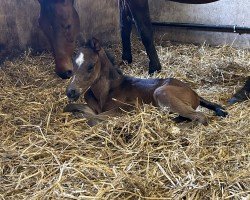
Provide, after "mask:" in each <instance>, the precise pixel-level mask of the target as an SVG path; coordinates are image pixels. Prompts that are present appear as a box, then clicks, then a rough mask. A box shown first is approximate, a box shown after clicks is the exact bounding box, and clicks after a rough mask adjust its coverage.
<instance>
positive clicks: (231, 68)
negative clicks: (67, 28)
mask: <svg viewBox="0 0 250 200" xmlns="http://www.w3.org/2000/svg"><path fill="white" fill-rule="evenodd" d="M149 3H150V10H151V18H152V21H153V22H176V23H196V24H197V23H202V24H214V25H232V26H234V25H237V26H244V27H250V20H249V19H250V13H249V9H250V3H249V2H245V1H244V0H238V1H237V0H233V1H230V0H221V1H219V2H215V3H211V4H206V5H185V4H179V3H174V2H167V1H165V0H158V1H153V0H150V1H149ZM75 7H76V9H77V11H78V13H79V15H80V20H81V31H82V33H83V35H84V36H85V37H90V36H95V37H97V38H99V39H100V40H101V42H102V44H103V45H105V47H106V48H107V49H108V50H109V51H110V52H113V55H114V56H115V58H116V62H117V63H120V61H121V43H120V36H119V12H118V3H117V1H109V0H95V1H91V0H85V1H81V0H76V2H75ZM39 9H40V8H39V3H38V2H37V1H30V0H12V1H8V0H2V1H1V2H0V60H1V65H0V85H1V90H0V124H1V128H0V157H1V162H0V185H1V187H0V197H1V198H2V199H190V200H191V199H248V198H250V179H249V176H250V171H249V153H250V145H249V144H250V117H249V113H250V102H249V100H248V101H245V102H242V103H237V104H234V105H228V103H227V100H228V99H230V97H231V96H232V95H233V94H234V93H235V92H236V91H237V90H238V89H239V88H240V87H241V86H242V85H243V84H244V82H245V80H246V77H247V76H249V75H250V74H249V72H250V51H249V47H250V45H249V41H250V36H249V35H248V34H242V35H239V34H235V33H221V32H208V31H192V30H182V29H173V28H166V27H160V28H158V27H155V43H156V48H157V52H158V55H159V58H160V62H161V64H162V67H163V69H162V71H161V72H160V73H156V74H154V75H153V77H162V78H165V77H175V78H178V79H180V80H183V81H185V82H187V83H188V84H189V85H191V86H192V88H193V89H195V91H196V92H197V93H198V94H199V95H201V96H202V97H205V98H206V99H208V100H211V101H214V102H216V103H219V104H222V105H223V106H224V107H225V108H226V110H227V112H228V113H229V115H228V116H227V117H226V118H220V117H217V116H214V115H213V113H212V112H210V111H208V110H207V109H203V108H199V109H200V110H201V111H204V112H205V114H206V115H207V117H208V118H209V125H208V126H203V125H202V124H198V123H196V122H190V123H181V124H176V123H174V122H173V121H172V120H171V118H173V117H174V116H175V114H170V113H168V112H166V111H164V110H161V109H159V108H155V107H153V106H152V105H144V106H142V107H138V108H136V109H135V110H134V111H132V112H128V113H124V115H123V116H121V117H111V118H110V119H109V120H108V121H106V122H103V123H100V124H98V125H96V126H94V127H89V125H88V124H87V120H86V119H85V118H78V117H76V116H74V115H72V114H70V113H64V112H63V108H64V107H65V106H66V105H67V104H68V99H67V97H66V95H65V90H66V87H67V85H68V83H69V80H62V79H60V78H59V77H57V76H56V74H55V72H54V65H55V63H54V59H53V57H52V55H51V53H50V48H49V45H48V42H47V39H46V38H45V36H44V35H43V33H42V32H41V30H40V29H39V27H38V23H37V19H38V16H39ZM10 10H11V12H10ZM31 11H32V12H31ZM132 52H133V58H134V60H133V63H132V64H125V65H122V66H120V67H121V69H122V70H123V71H124V73H125V74H128V75H132V76H136V77H141V78H150V77H149V75H148V73H147V69H148V58H147V55H146V52H145V49H144V47H143V45H142V44H141V41H140V38H139V37H138V34H137V32H136V30H135V29H134V31H133V34H132ZM80 102H84V99H80Z"/></svg>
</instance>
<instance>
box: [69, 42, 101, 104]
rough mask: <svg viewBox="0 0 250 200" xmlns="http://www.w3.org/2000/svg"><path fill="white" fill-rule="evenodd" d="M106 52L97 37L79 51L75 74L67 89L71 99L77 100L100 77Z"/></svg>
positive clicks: (75, 63) (75, 60)
mask: <svg viewBox="0 0 250 200" xmlns="http://www.w3.org/2000/svg"><path fill="white" fill-rule="evenodd" d="M104 54H105V51H104V49H103V48H102V47H101V46H100V43H99V41H98V40H97V39H95V38H93V39H91V40H89V41H88V43H87V45H86V46H85V47H84V48H82V49H81V50H80V51H79V53H78V55H77V56H76V58H75V59H74V67H75V70H74V74H73V77H72V79H71V82H70V84H69V86H68V88H67V91H66V93H67V96H68V98H69V99H71V100H74V101H76V100H77V99H78V98H79V97H80V96H81V95H82V94H84V93H85V92H86V91H87V90H88V89H89V88H90V87H91V86H92V85H93V84H94V83H95V82H96V81H97V80H98V79H99V77H100V75H101V64H102V63H103V62H105V60H104V59H103V55H104ZM105 55H106V54H105Z"/></svg>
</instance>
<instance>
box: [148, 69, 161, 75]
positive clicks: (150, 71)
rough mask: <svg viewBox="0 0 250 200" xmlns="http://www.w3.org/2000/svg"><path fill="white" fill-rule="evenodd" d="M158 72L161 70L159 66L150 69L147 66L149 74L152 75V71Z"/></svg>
mask: <svg viewBox="0 0 250 200" xmlns="http://www.w3.org/2000/svg"><path fill="white" fill-rule="evenodd" d="M159 72H161V68H159V69H151V68H149V70H148V74H149V75H153V74H154V73H159Z"/></svg>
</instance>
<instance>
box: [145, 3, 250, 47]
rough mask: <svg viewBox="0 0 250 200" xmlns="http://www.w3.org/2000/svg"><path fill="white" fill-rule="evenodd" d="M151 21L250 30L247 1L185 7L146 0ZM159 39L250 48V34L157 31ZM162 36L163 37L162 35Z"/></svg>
mask: <svg viewBox="0 0 250 200" xmlns="http://www.w3.org/2000/svg"><path fill="white" fill-rule="evenodd" d="M149 3H150V10H151V16H152V21H160V22H183V23H204V24H216V25H238V26H248V27H250V1H249V0H220V1H218V2H214V3H210V4H203V5H188V4H180V3H175V2H169V1H166V0H157V1H156V0H149ZM159 30H160V33H161V35H159V34H156V37H157V38H158V37H159V36H160V37H162V39H166V40H173V41H181V42H193V43H203V42H204V41H206V42H207V43H209V44H212V45H218V44H233V45H234V46H239V47H245V48H250V35H249V34H248V35H237V34H232V33H215V32H200V31H184V30H171V29H168V30H167V29H166V28H164V29H162V28H161V29H159ZM162 34H164V36H162Z"/></svg>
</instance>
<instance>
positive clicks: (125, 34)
mask: <svg viewBox="0 0 250 200" xmlns="http://www.w3.org/2000/svg"><path fill="white" fill-rule="evenodd" d="M119 9H120V28H121V38H122V60H124V61H127V62H128V63H132V53H131V40H130V36H131V31H132V16H131V13H130V10H129V9H128V5H127V4H126V3H125V1H124V0H120V1H119Z"/></svg>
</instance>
